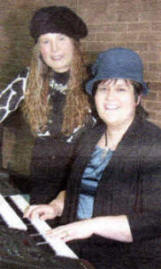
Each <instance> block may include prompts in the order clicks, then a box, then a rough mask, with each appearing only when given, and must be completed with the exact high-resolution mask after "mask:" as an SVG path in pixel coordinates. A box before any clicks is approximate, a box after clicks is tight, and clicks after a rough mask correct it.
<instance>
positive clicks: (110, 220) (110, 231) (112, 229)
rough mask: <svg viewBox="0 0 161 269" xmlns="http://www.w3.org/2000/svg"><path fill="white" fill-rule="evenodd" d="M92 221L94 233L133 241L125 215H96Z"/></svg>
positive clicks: (123, 240)
mask: <svg viewBox="0 0 161 269" xmlns="http://www.w3.org/2000/svg"><path fill="white" fill-rule="evenodd" d="M93 221H94V222H93V232H94V233H95V234H97V235H100V236H103V237H106V238H108V239H113V240H117V241H121V242H127V243H128V242H129V243H130V242H133V238H132V234H131V230H130V226H129V222H128V219H127V217H126V216H125V215H120V216H108V217H96V218H94V219H93Z"/></svg>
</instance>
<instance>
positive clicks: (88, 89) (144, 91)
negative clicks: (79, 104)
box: [85, 76, 149, 95]
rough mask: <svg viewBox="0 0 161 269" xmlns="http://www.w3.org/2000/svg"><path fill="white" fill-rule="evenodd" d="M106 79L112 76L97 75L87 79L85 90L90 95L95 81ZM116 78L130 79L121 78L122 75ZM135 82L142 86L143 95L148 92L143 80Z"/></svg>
mask: <svg viewBox="0 0 161 269" xmlns="http://www.w3.org/2000/svg"><path fill="white" fill-rule="evenodd" d="M107 79H113V77H108V78H107V76H106V77H104V76H99V77H95V78H93V79H91V80H89V81H88V82H87V83H86V86H85V90H86V92H87V93H88V94H89V95H92V91H93V87H94V84H95V82H97V81H102V80H107ZM116 79H129V80H130V78H123V77H122V78H121V77H116ZM131 80H133V79H131ZM136 82H138V83H140V84H141V85H142V86H143V95H147V94H148V92H149V88H148V85H147V83H145V82H140V81H136Z"/></svg>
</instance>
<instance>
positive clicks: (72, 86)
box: [22, 40, 90, 135]
mask: <svg viewBox="0 0 161 269" xmlns="http://www.w3.org/2000/svg"><path fill="white" fill-rule="evenodd" d="M72 42H73V45H74V54H73V60H72V63H71V68H70V78H69V81H68V85H67V90H66V102H65V106H64V110H63V115H64V118H63V123H62V133H64V134H65V135H69V134H71V133H72V132H73V130H74V129H75V128H76V127H79V126H83V125H84V124H85V122H86V120H87V119H88V115H89V112H90V104H89V101H88V96H87V94H86V93H85V92H84V89H83V81H84V80H85V79H86V78H87V72H86V68H85V64H84V61H83V56H82V53H81V50H80V46H79V42H78V41H75V40H72ZM52 72H53V70H51V68H49V67H48V66H47V65H46V64H45V63H44V61H43V59H42V57H41V54H40V49H39V43H37V44H36V45H35V46H34V48H33V56H32V58H31V64H30V72H29V76H28V79H27V85H26V92H25V98H24V104H23V108H22V110H23V114H24V116H25V118H26V120H27V121H28V123H29V125H30V128H31V131H32V133H33V134H34V135H36V133H37V132H39V131H45V130H46V128H47V123H48V117H49V113H50V110H51V106H50V102H49V98H48V93H49V80H50V77H51V73H52Z"/></svg>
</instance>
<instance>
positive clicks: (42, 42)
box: [40, 39, 49, 44]
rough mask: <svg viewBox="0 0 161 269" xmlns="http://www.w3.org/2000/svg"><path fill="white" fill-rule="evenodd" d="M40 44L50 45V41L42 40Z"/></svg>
mask: <svg viewBox="0 0 161 269" xmlns="http://www.w3.org/2000/svg"><path fill="white" fill-rule="evenodd" d="M40 43H41V44H48V43H49V40H48V39H45V40H42V41H41V42H40Z"/></svg>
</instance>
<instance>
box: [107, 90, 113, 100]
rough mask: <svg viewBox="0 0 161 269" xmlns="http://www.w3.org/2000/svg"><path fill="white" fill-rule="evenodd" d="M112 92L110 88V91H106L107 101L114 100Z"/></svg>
mask: <svg viewBox="0 0 161 269" xmlns="http://www.w3.org/2000/svg"><path fill="white" fill-rule="evenodd" d="M114 95H115V94H114V91H113V90H112V89H111V88H110V89H107V90H106V96H105V98H106V99H107V100H113V99H114Z"/></svg>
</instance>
